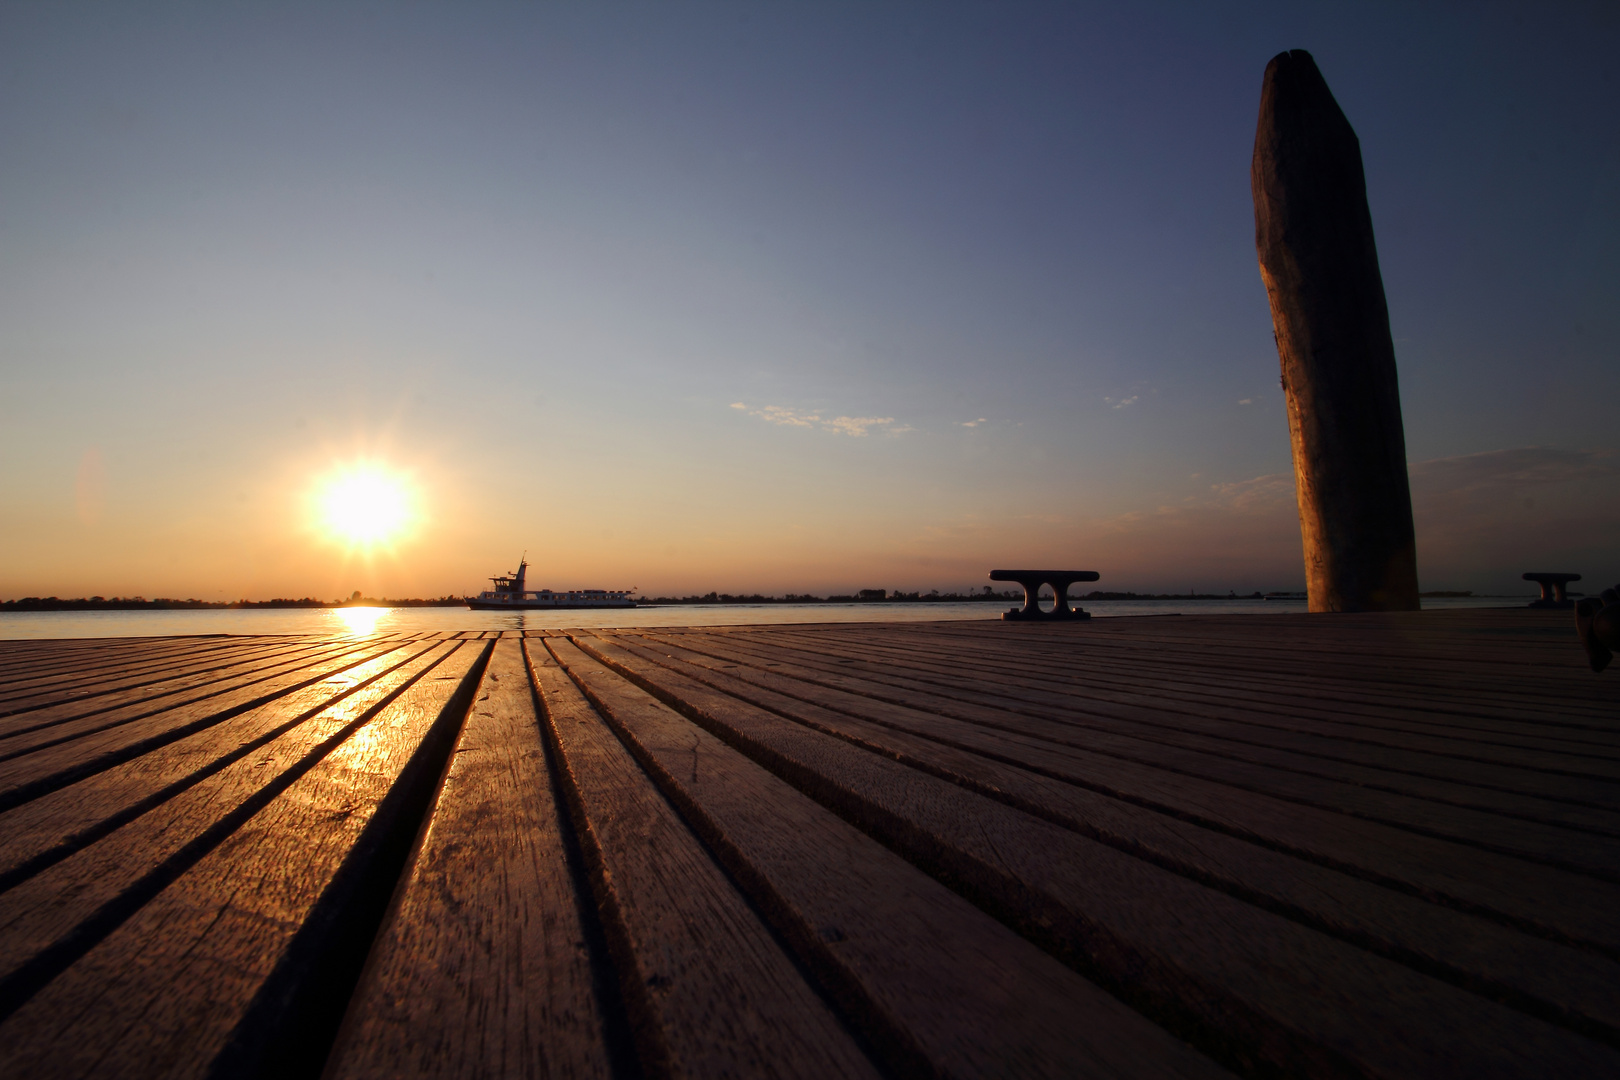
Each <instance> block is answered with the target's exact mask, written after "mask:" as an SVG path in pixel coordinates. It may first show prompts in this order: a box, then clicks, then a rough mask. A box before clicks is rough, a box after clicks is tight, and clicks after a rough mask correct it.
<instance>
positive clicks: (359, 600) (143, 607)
mask: <svg viewBox="0 0 1620 1080" xmlns="http://www.w3.org/2000/svg"><path fill="white" fill-rule="evenodd" d="M462 602H463V601H462V599H461V597H459V596H441V597H439V598H438V599H435V600H421V599H410V600H388V599H381V600H379V599H374V598H372V597H364V596H361V595H360V594H359V593H358V592H356V593H355V594H354V595H353V596H351V597H349V598H348V599H346V600H344V599H339V600H317V599H315V598H314V597H312V596H306V597H303V598H301V599H298V600H293V599H289V598H286V597H277V598H276V599H274V600H196V599H191V600H176V599H173V598H171V597H164V596H160V597H158V598H156V599H155V600H148V599H147V598H146V597H144V596H114V597H105V596H81V597H77V598H74V599H63V598H61V597H56V596H25V597H23V598H22V599H21V600H0V611H148V610H153V611H189V610H193V609H199V608H333V607H456V606H458V605H460V604H461V603H462Z"/></svg>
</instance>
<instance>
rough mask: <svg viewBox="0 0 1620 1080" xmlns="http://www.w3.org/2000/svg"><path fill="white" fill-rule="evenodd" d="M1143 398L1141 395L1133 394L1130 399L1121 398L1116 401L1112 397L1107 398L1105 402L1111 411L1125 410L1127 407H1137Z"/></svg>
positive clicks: (1104, 399)
mask: <svg viewBox="0 0 1620 1080" xmlns="http://www.w3.org/2000/svg"><path fill="white" fill-rule="evenodd" d="M1141 397H1142V395H1140V394H1132V395H1131V396H1130V397H1128V398H1121V399H1120V400H1118V401H1116V400H1114V399H1113V398H1111V397H1105V398H1103V401H1104V403H1106V404H1107V405H1108V407H1109V408H1111V409H1123V408H1124V407H1125V406H1127V405H1135V404H1136V403H1137V402H1138V401H1140V400H1141Z"/></svg>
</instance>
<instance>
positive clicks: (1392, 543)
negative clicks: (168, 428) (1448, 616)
mask: <svg viewBox="0 0 1620 1080" xmlns="http://www.w3.org/2000/svg"><path fill="white" fill-rule="evenodd" d="M1250 181H1251V183H1252V185H1253V187H1254V242H1255V248H1256V249H1257V250H1258V252H1259V254H1260V276H1261V277H1262V278H1264V279H1265V283H1266V293H1267V294H1268V295H1269V296H1270V298H1271V321H1272V325H1273V327H1274V328H1275V330H1276V337H1277V355H1278V358H1279V359H1280V360H1281V361H1282V379H1283V389H1284V391H1285V392H1286V394H1287V397H1288V430H1289V434H1290V435H1291V436H1292V439H1293V447H1294V479H1295V481H1296V483H1297V485H1298V492H1299V524H1300V531H1301V532H1302V533H1303V534H1304V541H1305V583H1306V587H1307V588H1308V590H1309V594H1310V609H1311V610H1312V611H1415V610H1417V607H1418V586H1417V550H1416V545H1415V542H1414V539H1413V533H1412V496H1411V491H1410V489H1409V487H1408V485H1407V478H1406V437H1405V433H1404V432H1403V431H1402V429H1401V397H1400V387H1399V385H1398V383H1397V381H1396V375H1395V345H1394V342H1393V341H1391V339H1390V334H1389V308H1388V307H1387V306H1386V305H1385V303H1384V282H1383V278H1382V277H1381V276H1380V275H1379V273H1378V250H1377V247H1376V246H1375V245H1374V243H1373V228H1372V214H1371V213H1370V212H1369V211H1368V209H1367V182H1366V178H1365V177H1364V175H1363V174H1362V171H1361V144H1360V143H1359V142H1358V141H1357V140H1356V133H1355V131H1354V130H1352V129H1351V127H1350V122H1349V121H1348V120H1346V119H1345V116H1344V113H1343V112H1341V111H1340V109H1339V104H1338V102H1336V101H1334V100H1333V93H1332V92H1331V91H1330V90H1329V89H1328V86H1327V82H1326V81H1324V80H1323V78H1322V73H1321V72H1320V71H1318V70H1317V69H1316V62H1315V61H1314V60H1312V59H1311V54H1310V53H1308V52H1306V51H1304V50H1303V49H1294V50H1292V51H1290V52H1285V53H1279V54H1278V55H1277V56H1275V57H1273V58H1272V61H1271V63H1270V64H1268V65H1266V77H1265V83H1264V85H1263V86H1262V88H1261V91H1260V126H1259V130H1258V131H1257V132H1256V133H1255V138H1254V163H1253V165H1252V167H1251V169H1250Z"/></svg>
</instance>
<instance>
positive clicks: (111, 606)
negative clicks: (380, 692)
mask: <svg viewBox="0 0 1620 1080" xmlns="http://www.w3.org/2000/svg"><path fill="white" fill-rule="evenodd" d="M1421 595H1422V596H1423V597H1424V598H1425V599H1442V598H1445V599H1462V598H1474V599H1502V600H1518V599H1522V597H1518V596H1503V597H1485V596H1483V595H1481V596H1478V597H1476V596H1475V594H1474V593H1473V592H1471V591H1436V592H1426V593H1422V594H1421ZM1023 599H1024V594H1023V592H1022V591H1014V590H1006V591H1003V592H979V593H966V594H963V593H938V592H930V593H907V592H888V591H886V590H883V589H865V590H862V592H861V593H856V594H851V595H847V596H844V595H836V594H835V595H830V596H812V595H809V594H795V593H788V594H786V595H783V596H765V595H762V594H759V593H755V594H751V595H743V594H734V593H719V592H711V593H707V594H704V595H702V596H697V595H693V596H638V597H636V603H637V605H639V606H641V607H681V606H692V605H727V604H961V603H987V604H1005V603H1009V602H1013V603H1022V602H1023ZM1069 600H1070V601H1071V602H1074V603H1084V602H1085V601H1088V600H1092V601H1099V600H1278V601H1288V600H1293V601H1299V602H1303V601H1304V600H1305V594H1304V593H1303V592H1281V591H1279V592H1268V593H1261V592H1253V593H1245V594H1242V595H1239V594H1237V593H1235V592H1230V591H1229V592H1227V593H1225V594H1222V593H1137V592H1104V591H1101V590H1097V591H1094V592H1089V593H1086V594H1085V595H1083V596H1070V597H1069ZM465 602H466V601H465V600H464V599H463V598H462V597H459V596H441V597H438V598H436V599H421V598H411V599H404V600H391V599H388V598H386V597H385V598H376V597H369V596H363V597H351V598H350V599H347V600H316V599H315V598H313V597H304V598H302V599H298V600H292V599H283V598H278V599H274V600H196V599H188V600H176V599H170V598H167V597H158V598H157V599H153V600H148V599H146V598H145V597H140V596H134V597H102V596H90V597H77V598H72V599H63V598H61V597H56V596H26V597H23V598H22V599H20V600H0V612H3V611H194V610H222V609H223V610H228V609H232V608H244V609H260V610H262V609H274V608H345V607H393V608H427V607H460V606H461V605H462V604H464V603H465Z"/></svg>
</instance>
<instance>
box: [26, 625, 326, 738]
mask: <svg viewBox="0 0 1620 1080" xmlns="http://www.w3.org/2000/svg"><path fill="white" fill-rule="evenodd" d="M352 651H353V647H352V646H349V647H344V646H341V645H328V646H325V647H321V648H315V649H310V650H308V651H298V652H294V653H290V654H284V655H280V656H276V657H273V658H271V657H261V658H257V659H252V660H248V661H247V662H245V663H241V664H232V665H229V666H226V667H223V668H220V669H218V670H214V671H209V672H204V673H201V674H195V675H190V676H187V677H183V678H178V679H174V680H168V679H163V680H155V681H153V682H151V683H146V684H143V685H141V686H139V687H133V688H129V689H125V690H120V691H115V692H111V693H108V694H104V695H97V696H95V697H86V698H82V699H81V698H72V699H69V700H65V701H59V702H56V703H52V704H46V705H42V706H40V707H39V708H38V709H33V710H29V711H27V712H20V713H17V714H14V715H12V716H9V717H6V718H4V719H3V720H0V757H3V756H11V755H13V754H14V753H15V752H16V750H17V748H18V747H22V746H31V745H38V744H40V743H41V742H42V741H44V742H48V741H50V740H52V739H54V738H56V737H57V736H58V735H59V734H60V732H59V731H48V730H47V729H56V728H60V727H61V725H63V724H66V723H69V722H72V721H84V720H89V718H93V717H98V716H99V717H105V716H107V715H108V714H110V713H112V712H114V711H115V710H122V713H121V715H125V716H128V715H130V710H131V709H132V708H133V707H135V706H145V711H146V713H148V714H150V713H151V712H156V711H159V710H161V709H165V708H173V707H174V706H176V705H183V704H187V703H189V702H192V701H201V700H203V699H204V698H207V697H210V696H213V695H214V694H217V693H220V692H222V691H224V690H229V689H232V688H234V687H238V686H245V685H249V684H251V683H254V682H258V681H262V680H263V679H265V678H268V677H269V676H271V675H274V674H277V673H278V672H282V671H288V670H292V669H294V668H299V667H307V666H309V665H310V664H313V663H317V662H319V661H320V660H322V659H325V658H327V657H331V656H338V655H341V654H343V653H345V652H352ZM95 723H96V721H94V720H89V723H88V724H80V725H79V727H80V729H81V730H82V729H84V728H86V727H93V726H94V725H95ZM42 732H43V733H44V734H40V733H42Z"/></svg>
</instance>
